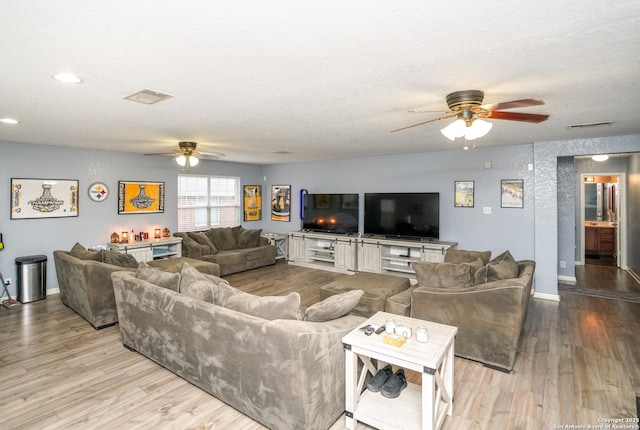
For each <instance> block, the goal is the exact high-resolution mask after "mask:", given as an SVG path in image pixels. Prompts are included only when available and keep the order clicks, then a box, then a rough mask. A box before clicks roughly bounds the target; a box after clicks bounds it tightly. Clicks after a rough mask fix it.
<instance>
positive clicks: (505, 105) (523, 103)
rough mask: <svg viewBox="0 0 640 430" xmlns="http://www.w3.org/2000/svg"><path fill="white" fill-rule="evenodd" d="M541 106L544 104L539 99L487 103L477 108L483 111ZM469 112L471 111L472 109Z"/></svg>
mask: <svg viewBox="0 0 640 430" xmlns="http://www.w3.org/2000/svg"><path fill="white" fill-rule="evenodd" d="M543 104H544V101H542V100H540V99H522V100H512V101H510V102H502V103H489V104H486V105H482V106H479V108H480V109H484V110H501V109H515V108H524V107H529V106H541V105H543ZM471 110H473V108H472V109H471Z"/></svg>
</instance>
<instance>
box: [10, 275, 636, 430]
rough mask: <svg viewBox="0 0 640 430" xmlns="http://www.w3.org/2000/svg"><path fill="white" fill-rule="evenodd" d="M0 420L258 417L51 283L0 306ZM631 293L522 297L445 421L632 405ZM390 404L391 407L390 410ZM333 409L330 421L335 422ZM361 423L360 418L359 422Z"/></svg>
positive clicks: (291, 280)
mask: <svg viewBox="0 0 640 430" xmlns="http://www.w3.org/2000/svg"><path fill="white" fill-rule="evenodd" d="M339 276H344V275H338V274H335V273H330V272H322V271H315V270H311V269H306V268H301V267H294V266H288V265H286V264H284V263H279V264H277V265H276V266H272V267H268V268H264V269H258V270H255V271H251V272H245V273H240V274H236V275H232V276H229V277H228V279H229V280H230V282H231V283H232V285H235V286H237V287H240V288H242V289H244V290H245V291H249V292H252V293H255V294H261V295H273V294H286V293H287V292H289V291H298V292H300V293H301V296H302V300H303V305H304V306H308V305H309V304H311V303H314V302H316V301H318V300H319V293H318V288H317V286H318V285H322V284H323V283H326V282H329V281H331V280H333V279H336V278H337V277H339ZM0 329H1V331H0V345H1V347H0V348H1V349H0V377H1V379H0V429H45V428H47V429H49V428H51V429H62V428H64V429H70V428H82V429H94V428H95V429H119V428H127V429H138V428H145V429H146V428H149V429H151V428H153V429H157V428H170V429H187V428H194V429H196V428H197V429H243V430H244V429H262V428H263V427H262V426H261V425H259V424H257V423H255V422H254V421H252V420H251V419H249V418H247V417H245V416H244V415H242V414H241V413H239V412H237V411H236V410H234V409H232V408H230V407H229V406H226V405H225V404H223V403H222V402H220V401H218V400H217V399H215V398H214V397H212V396H210V395H209V394H207V393H205V392H203V391H201V390H200V389H198V388H196V387H194V386H192V385H190V384H189V383H187V382H185V381H183V380H182V379H180V378H179V377H177V376H175V375H174V374H172V373H171V372H169V371H167V370H165V369H164V368H162V367H160V366H158V365H156V364H154V363H153V362H151V361H150V360H147V359H146V358H144V357H142V356H141V355H139V354H137V353H135V352H131V351H129V350H127V349H125V348H124V347H123V346H122V344H121V341H120V333H119V331H118V326H117V325H116V326H112V327H109V328H106V329H103V330H100V331H95V330H94V329H93V328H91V326H90V325H89V324H88V323H86V322H85V321H84V320H83V319H82V318H81V317H79V316H78V315H77V314H75V313H74V312H73V311H71V310H70V309H68V308H67V307H65V306H64V305H63V304H62V303H61V302H60V299H59V296H57V295H51V296H49V297H48V298H47V299H46V300H43V301H39V302H34V303H31V304H27V305H24V306H22V307H21V308H19V309H12V310H8V309H5V308H1V309H0ZM638 333H640V304H637V303H631V302H624V301H619V300H610V299H602V298H594V297H588V296H580V295H575V294H568V293H562V300H561V302H560V303H556V302H550V301H544V300H538V299H532V300H531V302H530V307H529V313H528V318H527V321H526V325H525V329H524V335H523V337H522V339H521V344H520V351H519V354H518V357H517V360H516V366H515V369H514V370H513V372H512V373H511V374H506V373H503V372H499V371H496V370H491V369H488V368H486V367H483V366H482V365H480V364H479V363H476V362H472V361H468V360H464V359H460V358H456V359H455V387H456V392H455V393H456V398H455V402H454V413H453V416H451V417H448V418H447V420H446V421H445V424H444V428H445V429H448V430H454V429H455V430H457V429H492V430H495V429H532V430H533V429H535V430H539V429H553V428H557V427H554V425H559V424H565V425H566V424H585V425H586V424H591V425H595V424H598V423H599V422H598V420H599V419H607V418H624V417H635V416H637V412H636V405H635V398H636V396H637V395H640V343H639V342H638ZM390 413H392V412H390ZM344 428H345V426H344V419H343V418H339V419H338V421H336V423H335V424H334V425H333V426H332V430H338V429H340V430H341V429H344ZM368 428H369V427H367V426H365V425H362V424H359V425H358V429H368Z"/></svg>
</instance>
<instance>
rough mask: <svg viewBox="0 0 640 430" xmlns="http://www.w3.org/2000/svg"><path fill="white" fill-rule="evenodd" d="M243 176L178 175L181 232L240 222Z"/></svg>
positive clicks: (230, 225)
mask: <svg viewBox="0 0 640 430" xmlns="http://www.w3.org/2000/svg"><path fill="white" fill-rule="evenodd" d="M240 193H241V190H240V178H237V177H231V176H197V175H178V231H195V230H205V229H207V228H211V227H234V226H237V225H240V214H241V212H242V208H241V206H240V205H241V204H242V198H241V197H242V195H241V194H240Z"/></svg>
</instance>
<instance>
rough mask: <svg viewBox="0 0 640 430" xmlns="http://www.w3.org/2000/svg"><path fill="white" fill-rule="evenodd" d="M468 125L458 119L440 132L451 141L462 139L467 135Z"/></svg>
mask: <svg viewBox="0 0 640 430" xmlns="http://www.w3.org/2000/svg"><path fill="white" fill-rule="evenodd" d="M466 128H467V124H466V123H465V121H464V120H463V119H457V120H455V121H453V122H452V123H451V124H449V125H448V126H446V127H445V128H443V129H442V130H440V132H441V133H442V134H443V135H444V137H446V138H447V139H449V140H452V141H453V140H456V138H457V137H462V136H464V134H465V129H466Z"/></svg>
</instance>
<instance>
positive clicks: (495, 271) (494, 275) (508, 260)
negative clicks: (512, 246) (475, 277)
mask: <svg viewBox="0 0 640 430" xmlns="http://www.w3.org/2000/svg"><path fill="white" fill-rule="evenodd" d="M485 268H486V275H485V276H486V280H485V281H484V282H492V281H500V280H501V279H512V278H515V277H517V276H518V263H517V262H516V260H515V259H514V258H513V257H512V256H511V253H510V252H509V251H505V252H503V253H502V254H500V255H499V256H497V257H496V258H494V259H493V260H491V261H490V262H489V264H487V265H486V266H485Z"/></svg>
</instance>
